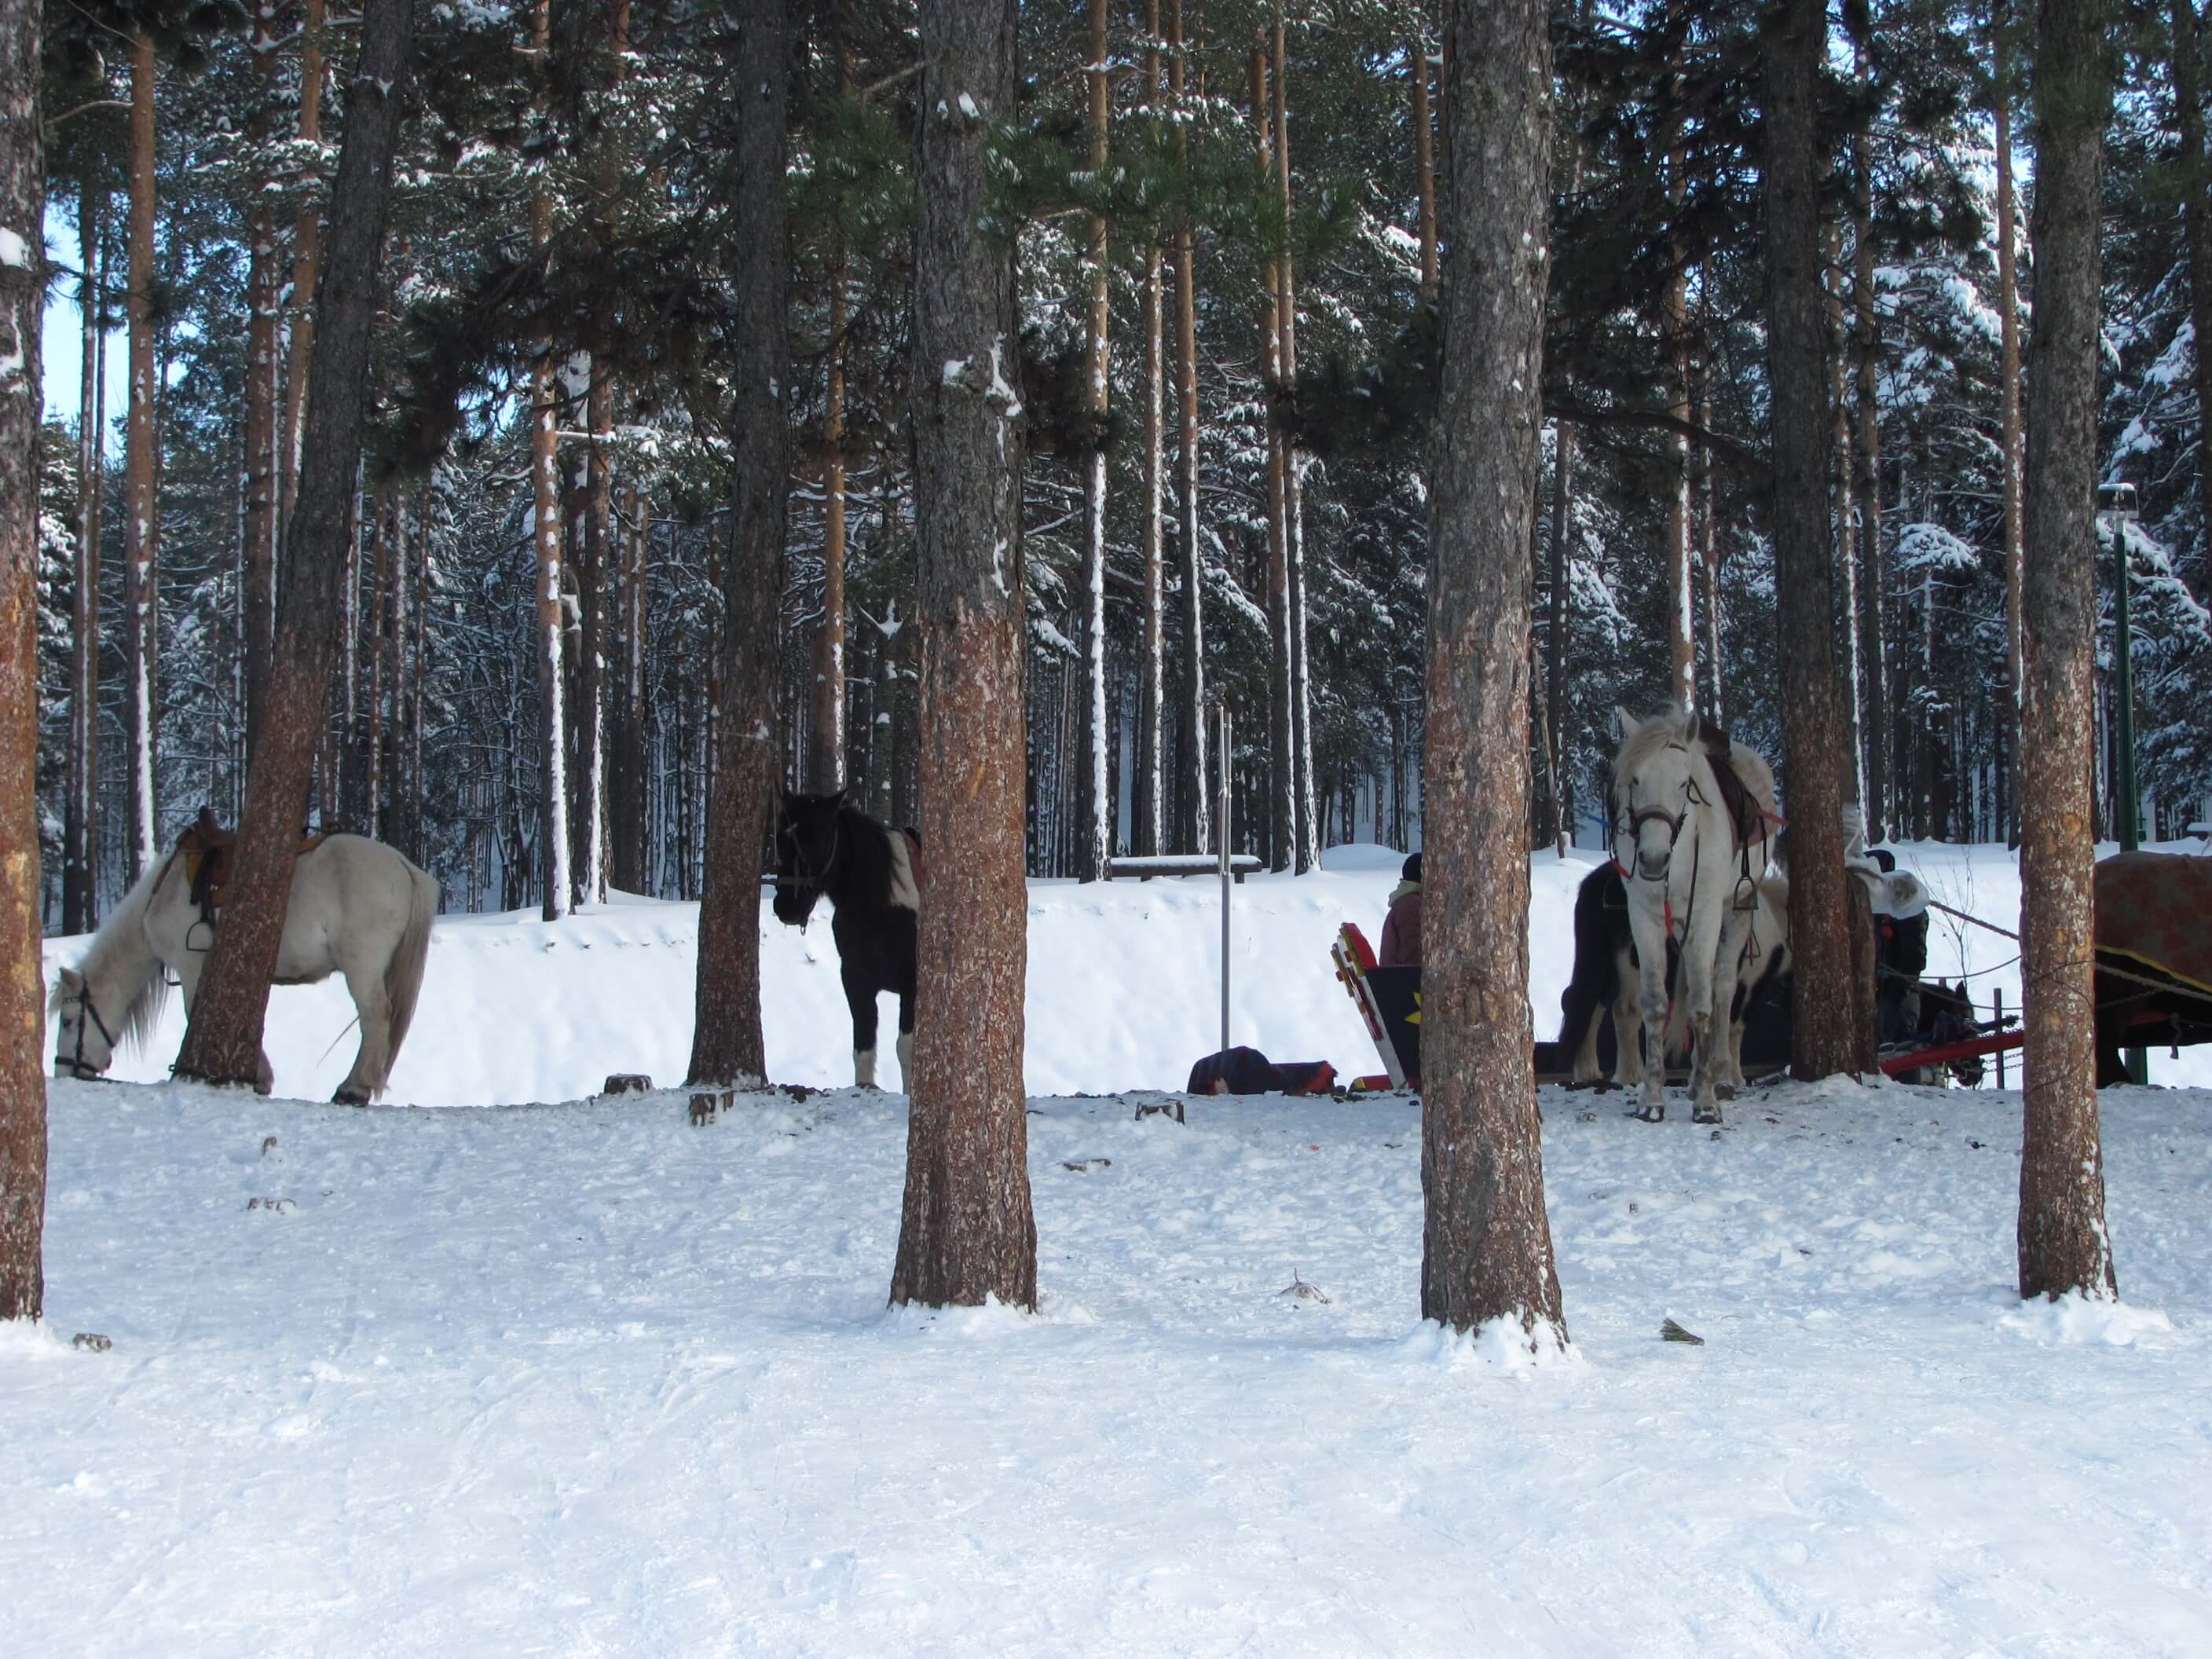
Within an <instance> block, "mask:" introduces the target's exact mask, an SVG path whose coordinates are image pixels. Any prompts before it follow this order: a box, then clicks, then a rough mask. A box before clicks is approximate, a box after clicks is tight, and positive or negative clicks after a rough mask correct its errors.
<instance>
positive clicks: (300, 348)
mask: <svg viewBox="0 0 2212 1659" xmlns="http://www.w3.org/2000/svg"><path fill="white" fill-rule="evenodd" d="M323 3H324V0H307V18H306V21H305V22H304V23H303V24H302V26H301V30H300V143H301V146H302V147H303V148H309V147H313V146H316V145H319V144H320V143H322V139H323ZM322 246H323V204H322V192H321V191H320V190H319V189H316V188H310V189H308V190H307V192H306V194H305V195H304V196H303V197H301V202H300V216H299V218H298V219H297V221H295V223H294V224H293V227H292V300H291V313H292V326H291V349H290V361H289V362H288V363H287V364H286V365H285V370H284V408H283V414H282V416H280V419H281V421H282V430H281V431H280V432H279V433H278V434H277V443H276V459H277V465H278V466H279V468H280V469H281V471H282V475H283V477H282V484H281V495H280V500H279V502H278V512H277V517H278V523H277V530H276V533H277V536H278V538H279V539H280V540H281V539H282V538H283V534H284V532H285V531H286V529H287V528H288V527H289V526H290V524H291V522H292V512H293V509H294V507H296V506H297V505H298V501H299V495H300V445H301V441H302V439H303V438H304V437H305V435H306V434H305V425H306V421H307V374H308V372H309V370H310V368H312V366H313V362H314V350H315V310H314V303H313V302H314V297H315V278H316V276H317V275H318V272H319V269H320V264H321V258H322Z"/></svg>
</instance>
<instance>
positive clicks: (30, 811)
mask: <svg viewBox="0 0 2212 1659" xmlns="http://www.w3.org/2000/svg"><path fill="white" fill-rule="evenodd" d="M39 26H40V8H39V7H38V6H36V5H35V4H33V3H31V0H0V228H5V229H6V230H7V232H8V233H9V235H8V246H7V247H6V248H5V249H4V250H0V1321H6V1320H15V1319H37V1318H39V1317H40V1315H41V1314H42V1313H43V1312H44V1311H45V1306H46V1264H45V1256H44V1250H43V1244H42V1242H41V1241H42V1237H43V1234H44V1231H45V1226H46V1077H45V1069H46V975H45V974H44V973H43V972H42V971H41V969H40V944H39V899H40V886H41V882H40V875H39V792H38V761H39V637H38V622H39V419H40V398H41V395H42V394H41V386H42V381H41V379H40V362H39V348H40V332H41V330H42V327H43V324H44V320H45V309H46V252H45V240H44V237H43V236H42V235H41V234H40V226H42V225H43V224H44V223H45V222H46V146H45V140H44V137H43V134H42V132H41V131H40V108H39V89H40V75H39ZM85 264H86V265H87V267H88V268H89V266H90V264H91V259H90V258H89V256H88V257H87V258H86V260H85Z"/></svg>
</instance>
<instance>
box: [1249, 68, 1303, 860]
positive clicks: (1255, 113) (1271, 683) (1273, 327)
mask: <svg viewBox="0 0 2212 1659" xmlns="http://www.w3.org/2000/svg"><path fill="white" fill-rule="evenodd" d="M1251 82H1252V133H1253V139H1254V142H1255V144H1256V145H1257V147H1258V156H1259V163H1260V180H1259V182H1260V188H1261V189H1262V190H1270V189H1272V188H1273V185H1274V176H1275V165H1274V149H1273V143H1274V120H1273V109H1272V106H1271V105H1270V104H1269V103H1268V100H1267V52H1265V51H1264V50H1262V49H1259V48H1255V49H1254V51H1253V53H1252V62H1251ZM1280 266H1281V262H1280V261H1279V259H1277V258H1275V257H1274V256H1273V255H1272V254H1270V255H1269V256H1268V257H1267V258H1265V259H1263V260H1262V261H1261V266H1260V286H1261V301H1262V304H1261V308H1260V384H1261V389H1262V391H1263V392H1264V393H1265V394H1266V396H1267V400H1268V413H1267V641H1268V649H1267V811H1266V812H1265V813H1264V814H1263V815H1262V818H1261V821H1262V823H1264V824H1265V825H1266V842H1265V845H1266V848H1267V867H1268V868H1270V869H1272V870H1287V869H1289V868H1290V867H1291V862H1292V860H1293V858H1294V857H1295V854H1296V845H1297V829H1298V809H1297V788H1298V781H1297V759H1296V749H1295V744H1296V743H1297V723H1296V722H1295V721H1294V720H1292V719H1291V565H1290V505H1289V482H1290V481H1289V479H1288V477H1287V476H1286V471H1287V470H1286V468H1285V465H1284V459H1285V458H1284V453H1283V449H1284V445H1283V429H1282V422H1280V421H1279V420H1277V419H1276V417H1275V414H1274V394H1275V392H1276V390H1277V389H1278V388H1279V387H1280V386H1282V384H1283V310H1282V300H1283V283H1282V276H1281V270H1280Z"/></svg>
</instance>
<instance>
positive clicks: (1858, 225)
mask: <svg viewBox="0 0 2212 1659" xmlns="http://www.w3.org/2000/svg"><path fill="white" fill-rule="evenodd" d="M1858 70H1859V76H1860V78H1861V80H1862V81H1863V80H1864V79H1865V76H1866V63H1865V48H1864V46H1860V47H1859V63H1858ZM1851 246H1852V252H1851V299H1852V307H1853V315H1852V341H1851V343H1852V347H1853V349H1854V353H1855V374H1854V378H1853V387H1854V391H1855V394H1856V395H1855V398H1854V407H1855V416H1856V421H1857V445H1856V447H1855V448H1854V450H1853V455H1854V458H1855V461H1856V465H1857V488H1856V489H1855V490H1854V491H1853V494H1854V495H1856V496H1857V501H1858V511H1859V523H1858V532H1859V534H1858V549H1859V570H1860V573H1861V578H1860V582H1859V614H1858V616H1857V618H1855V619H1853V620H1852V621H1851V623H1850V626H1851V627H1852V628H1854V629H1857V635H1858V637H1859V638H1860V639H1861V641H1863V647H1862V650H1863V661H1864V663H1865V671H1864V677H1863V678H1864V681H1865V686H1866V690H1865V699H1866V701H1865V705H1864V708H1863V710H1862V714H1863V725H1862V726H1861V728H1860V729H1861V731H1862V733H1863V740H1862V745H1861V746H1862V752H1863V755H1864V761H1863V764H1864V766H1865V768H1866V774H1865V775H1866V816H1867V839H1868V840H1869V842H1876V841H1882V840H1886V839H1887V837H1888V835H1889V831H1890V824H1891V823H1892V821H1893V819H1892V805H1891V800H1890V767H1889V699H1888V679H1887V675H1888V672H1889V663H1888V651H1887V644H1886V642H1885V641H1884V639H1883V635H1882V612H1881V600H1882V593H1883V591H1884V589H1885V588H1886V587H1887V586H1888V581H1887V574H1886V573H1887V556H1886V555H1885V554H1884V552H1883V550H1882V541H1881V397H1880V392H1881V313H1880V312H1879V310H1878V309H1877V307H1876V305H1875V257H1874V256H1875V243H1874V171H1873V163H1872V161H1870V160H1869V155H1868V146H1867V137H1866V134H1865V132H1864V131H1857V132H1854V133H1853V134H1852V136H1851Z"/></svg>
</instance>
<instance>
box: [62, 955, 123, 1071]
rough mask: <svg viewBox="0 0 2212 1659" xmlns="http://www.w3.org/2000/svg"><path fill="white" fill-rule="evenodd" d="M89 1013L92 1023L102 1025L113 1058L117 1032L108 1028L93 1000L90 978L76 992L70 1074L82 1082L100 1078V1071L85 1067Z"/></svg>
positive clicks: (101, 1033)
mask: <svg viewBox="0 0 2212 1659" xmlns="http://www.w3.org/2000/svg"><path fill="white" fill-rule="evenodd" d="M87 1015H90V1016H91V1017H92V1023H93V1024H94V1025H97V1026H98V1027H100V1036H102V1037H104V1038H106V1041H107V1052H108V1055H109V1057H110V1058H111V1059H112V1057H113V1056H114V1054H115V1033H114V1032H112V1031H111V1030H108V1029H107V1022H106V1020H104V1019H102V1018H100V1005H99V1004H98V1003H96V1002H94V1000H92V981H89V980H87V981H84V988H83V989H82V991H79V992H78V993H77V994H76V1053H75V1054H71V1055H70V1076H72V1077H74V1078H76V1079H77V1080H78V1081H79V1082H80V1083H82V1082H83V1081H84V1080H85V1079H86V1078H88V1077H89V1078H91V1079H93V1080H94V1081H95V1082H96V1081H98V1080H99V1078H100V1073H97V1072H91V1073H88V1072H87V1071H86V1070H85V1068H84V1022H85V1017H86V1016H87Z"/></svg>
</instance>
